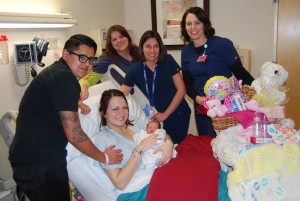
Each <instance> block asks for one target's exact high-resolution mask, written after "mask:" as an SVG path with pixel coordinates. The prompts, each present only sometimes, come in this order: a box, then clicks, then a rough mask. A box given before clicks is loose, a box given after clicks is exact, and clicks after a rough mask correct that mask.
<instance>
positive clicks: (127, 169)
mask: <svg viewBox="0 0 300 201" xmlns="http://www.w3.org/2000/svg"><path fill="white" fill-rule="evenodd" d="M157 136H158V135H156V134H153V135H149V137H147V138H145V139H144V140H142V141H141V143H140V144H139V145H138V146H137V147H136V148H135V149H134V150H133V152H132V154H131V155H130V158H129V160H128V161H127V163H126V164H125V166H124V167H123V168H115V169H106V168H104V170H105V172H106V174H107V176H108V177H109V178H110V180H111V182H112V183H113V184H114V186H115V187H116V188H117V189H120V190H123V189H125V188H126V186H127V184H128V183H129V181H130V180H131V179H132V177H133V175H134V173H135V171H136V169H137V167H138V165H139V163H140V161H141V159H142V156H143V154H144V152H145V151H147V150H148V149H150V148H151V147H152V146H153V145H154V144H155V143H156V141H157V140H158V139H157V138H156V137H157Z"/></svg>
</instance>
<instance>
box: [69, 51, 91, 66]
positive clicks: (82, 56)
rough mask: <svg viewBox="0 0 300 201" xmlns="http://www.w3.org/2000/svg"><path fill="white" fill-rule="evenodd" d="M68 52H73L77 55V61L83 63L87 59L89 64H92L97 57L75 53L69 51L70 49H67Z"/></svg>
mask: <svg viewBox="0 0 300 201" xmlns="http://www.w3.org/2000/svg"><path fill="white" fill-rule="evenodd" d="M68 52H69V53H70V54H74V55H76V56H78V61H79V62H80V63H85V62H87V61H89V64H91V65H94V64H95V63H96V61H97V57H88V56H86V55H84V54H76V53H75V52H71V51H68Z"/></svg>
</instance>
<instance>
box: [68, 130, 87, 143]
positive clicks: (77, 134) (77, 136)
mask: <svg viewBox="0 0 300 201" xmlns="http://www.w3.org/2000/svg"><path fill="white" fill-rule="evenodd" d="M72 134H73V137H72V139H73V140H74V141H75V142H84V141H86V140H87V135H86V134H85V133H84V132H83V130H82V129H81V128H72Z"/></svg>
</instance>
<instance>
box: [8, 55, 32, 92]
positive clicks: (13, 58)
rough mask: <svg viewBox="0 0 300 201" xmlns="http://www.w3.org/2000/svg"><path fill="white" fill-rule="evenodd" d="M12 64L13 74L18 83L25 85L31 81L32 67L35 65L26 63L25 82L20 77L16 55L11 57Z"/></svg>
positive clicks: (21, 85)
mask: <svg viewBox="0 0 300 201" xmlns="http://www.w3.org/2000/svg"><path fill="white" fill-rule="evenodd" d="M10 65H11V67H12V70H13V76H14V80H15V82H16V84H17V85H18V86H20V87H24V86H26V85H27V84H28V83H29V80H30V68H33V65H25V80H24V82H21V81H20V79H19V73H18V70H17V65H16V64H15V57H14V56H13V55H12V56H11V57H10Z"/></svg>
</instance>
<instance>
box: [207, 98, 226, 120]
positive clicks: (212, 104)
mask: <svg viewBox="0 0 300 201" xmlns="http://www.w3.org/2000/svg"><path fill="white" fill-rule="evenodd" d="M206 106H207V108H208V110H207V116H209V117H215V116H219V117H221V116H223V115H224V114H226V113H227V111H228V108H227V107H226V106H225V105H223V104H222V103H221V101H220V100H219V99H211V100H208V101H206Z"/></svg>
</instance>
